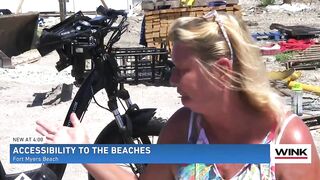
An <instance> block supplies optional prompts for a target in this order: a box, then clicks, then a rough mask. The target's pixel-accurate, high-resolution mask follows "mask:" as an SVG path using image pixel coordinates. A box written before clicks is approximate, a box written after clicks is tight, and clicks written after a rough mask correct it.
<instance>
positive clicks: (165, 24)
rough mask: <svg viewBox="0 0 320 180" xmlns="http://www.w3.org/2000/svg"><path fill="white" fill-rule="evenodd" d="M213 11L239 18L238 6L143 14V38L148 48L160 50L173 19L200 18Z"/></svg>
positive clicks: (185, 8)
mask: <svg viewBox="0 0 320 180" xmlns="http://www.w3.org/2000/svg"><path fill="white" fill-rule="evenodd" d="M213 9H215V10H217V11H225V12H227V13H230V14H235V15H237V16H239V17H241V11H240V10H241V6H240V5H227V6H219V7H207V6H206V7H181V8H172V9H163V10H155V11H147V12H145V20H146V22H145V38H146V41H147V45H148V47H157V48H160V46H161V43H162V42H167V35H168V28H169V26H170V24H171V23H172V22H173V21H174V20H175V19H177V18H179V17H184V16H191V17H201V16H203V15H204V14H206V13H208V12H209V11H211V10H213Z"/></svg>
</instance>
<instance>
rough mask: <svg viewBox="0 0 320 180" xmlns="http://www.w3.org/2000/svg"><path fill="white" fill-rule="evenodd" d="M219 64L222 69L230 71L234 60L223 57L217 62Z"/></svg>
mask: <svg viewBox="0 0 320 180" xmlns="http://www.w3.org/2000/svg"><path fill="white" fill-rule="evenodd" d="M215 63H216V64H217V65H218V66H221V67H222V69H226V70H228V71H231V70H232V62H231V60H230V59H228V58H225V57H222V58H220V59H219V60H217V61H216V62H215Z"/></svg>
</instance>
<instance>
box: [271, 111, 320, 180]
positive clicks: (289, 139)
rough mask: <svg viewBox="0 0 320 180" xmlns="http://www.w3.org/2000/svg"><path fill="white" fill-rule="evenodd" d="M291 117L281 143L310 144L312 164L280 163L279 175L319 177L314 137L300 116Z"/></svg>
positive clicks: (277, 169)
mask: <svg viewBox="0 0 320 180" xmlns="http://www.w3.org/2000/svg"><path fill="white" fill-rule="evenodd" d="M291 117H292V118H291V120H290V121H289V122H288V123H287V125H286V126H285V127H284V129H283V135H282V136H281V137H280V138H281V139H280V144H310V145H311V152H312V153H311V164H278V165H277V166H276V172H277V177H278V178H279V179H318V177H319V176H320V161H319V155H318V152H317V149H316V146H315V143H314V141H313V137H312V135H311V133H310V131H309V128H308V127H307V126H306V125H305V123H304V122H303V121H302V119H301V118H300V117H298V116H291Z"/></svg>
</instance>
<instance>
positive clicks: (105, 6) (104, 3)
mask: <svg viewBox="0 0 320 180" xmlns="http://www.w3.org/2000/svg"><path fill="white" fill-rule="evenodd" d="M101 3H102V5H103V7H104V8H108V6H107V4H106V2H105V1H104V0H101Z"/></svg>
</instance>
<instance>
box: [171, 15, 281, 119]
mask: <svg viewBox="0 0 320 180" xmlns="http://www.w3.org/2000/svg"><path fill="white" fill-rule="evenodd" d="M219 19H220V20H221V22H222V25H223V26H224V27H223V28H224V29H225V31H226V34H227V36H228V37H227V38H228V39H229V41H230V44H231V47H229V46H228V44H227V42H226V38H225V37H224V36H223V34H222V32H221V27H219V25H218V23H216V22H215V21H214V20H213V19H210V20H207V19H205V18H203V17H181V18H179V19H177V20H176V21H175V22H174V23H173V24H171V26H170V28H169V34H168V38H169V41H171V42H173V43H176V42H184V44H188V47H190V48H191V50H192V51H193V52H194V53H195V55H196V56H197V57H198V58H199V59H200V60H199V63H200V64H201V65H202V67H203V68H204V69H205V70H206V72H208V73H210V72H209V71H208V69H207V68H205V67H207V65H208V64H209V65H214V66H215V67H217V69H218V70H219V71H222V72H224V73H225V75H226V76H227V77H229V78H230V80H231V84H228V85H226V86H227V87H228V88H230V89H232V90H236V91H239V92H240V93H242V94H243V95H244V97H245V100H246V101H247V102H248V104H249V105H251V106H252V107H253V108H256V109H257V110H259V111H261V112H267V113H271V114H272V116H273V117H274V118H275V119H277V120H279V119H280V118H281V117H283V115H284V113H285V112H284V108H283V105H282V102H281V100H280V96H279V95H278V94H277V93H275V92H274V90H273V89H272V88H271V86H270V84H269V80H268V78H267V75H266V70H265V66H264V63H263V60H262V57H261V55H260V51H259V48H258V47H257V46H256V45H254V43H253V40H252V38H251V36H250V34H249V33H248V30H247V28H246V26H245V25H244V23H243V22H242V21H241V20H239V19H236V17H234V16H231V15H221V14H219ZM220 25H221V24H220ZM230 48H232V50H233V53H232V54H233V57H230V56H231V53H230ZM222 57H226V58H229V59H233V62H232V71H228V70H227V69H225V68H223V67H221V66H219V65H216V63H214V62H215V61H216V60H218V59H219V58H222ZM210 74H211V75H210V77H212V78H214V79H215V80H216V81H217V80H218V79H217V78H216V77H214V76H213V75H212V73H210ZM218 81H219V80H218ZM220 82H221V81H220Z"/></svg>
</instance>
